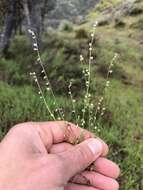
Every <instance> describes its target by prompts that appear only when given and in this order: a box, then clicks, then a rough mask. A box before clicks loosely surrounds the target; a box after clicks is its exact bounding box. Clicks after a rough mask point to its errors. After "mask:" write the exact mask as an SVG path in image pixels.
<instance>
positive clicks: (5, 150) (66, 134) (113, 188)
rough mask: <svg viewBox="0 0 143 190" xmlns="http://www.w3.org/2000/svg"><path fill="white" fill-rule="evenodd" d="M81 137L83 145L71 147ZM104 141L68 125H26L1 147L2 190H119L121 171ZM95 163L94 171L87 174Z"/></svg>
mask: <svg viewBox="0 0 143 190" xmlns="http://www.w3.org/2000/svg"><path fill="white" fill-rule="evenodd" d="M81 133H82V134H83V142H81V143H80V144H78V145H74V146H73V145H71V142H74V141H75V140H76V138H78V137H79V136H80V135H81ZM107 152H108V147H107V145H106V144H105V143H104V142H103V141H102V140H101V139H97V138H96V139H95V138H93V135H92V134H91V133H90V132H88V131H86V130H83V129H81V128H79V127H76V126H75V125H73V124H69V123H67V122H62V121H61V122H43V123H32V122H31V123H24V124H19V125H17V126H15V127H14V128H12V129H11V130H10V131H9V133H8V134H7V135H6V137H5V138H4V140H3V141H2V142H1V144H0V155H1V156H0V189H3V190H31V189H34V190H81V189H83V190H97V189H98V190H99V189H102V190H117V189H118V183H117V182H116V180H115V178H117V177H118V175H119V168H118V166H117V165H116V164H114V163H113V162H111V161H109V160H107V159H105V158H103V156H105V155H106V154H107ZM91 163H94V165H95V166H96V167H95V171H88V170H86V169H87V167H88V166H89V165H90V164H91Z"/></svg>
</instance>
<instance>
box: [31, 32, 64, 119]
mask: <svg viewBox="0 0 143 190" xmlns="http://www.w3.org/2000/svg"><path fill="white" fill-rule="evenodd" d="M28 32H29V33H30V34H31V36H32V39H33V50H34V51H35V52H36V53H37V60H36V63H37V64H40V66H41V68H42V71H41V73H42V74H44V77H43V79H44V80H45V81H46V83H45V84H46V91H47V92H51V94H52V96H53V98H54V102H53V105H56V107H57V108H56V110H55V111H56V113H57V114H58V115H59V116H58V120H61V119H62V120H64V114H63V112H62V111H61V109H59V108H58V107H59V106H58V104H57V101H56V97H55V95H54V92H53V89H52V85H51V83H50V81H49V79H48V76H47V73H46V70H45V68H44V64H43V62H42V60H41V56H40V51H39V48H38V43H37V38H36V35H35V33H34V32H33V31H32V30H31V29H29V30H28ZM37 80H38V79H37ZM37 85H38V84H37ZM39 86H40V84H39V85H38V88H39ZM39 90H40V89H39ZM41 90H42V89H41ZM42 94H43V92H42ZM43 95H44V94H43ZM45 101H46V99H45V98H44V102H45ZM46 104H47V103H46ZM46 107H47V106H46ZM48 111H49V109H48Z"/></svg>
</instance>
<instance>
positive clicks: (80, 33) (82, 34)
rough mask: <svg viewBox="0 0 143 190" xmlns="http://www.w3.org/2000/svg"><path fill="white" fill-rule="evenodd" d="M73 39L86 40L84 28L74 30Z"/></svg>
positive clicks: (86, 33) (86, 34)
mask: <svg viewBox="0 0 143 190" xmlns="http://www.w3.org/2000/svg"><path fill="white" fill-rule="evenodd" d="M75 37H76V38H77V39H82V38H85V39H88V32H87V31H86V30H85V29H84V28H80V29H78V30H76V34H75Z"/></svg>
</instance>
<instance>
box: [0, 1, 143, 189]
mask: <svg viewBox="0 0 143 190" xmlns="http://www.w3.org/2000/svg"><path fill="white" fill-rule="evenodd" d="M63 2H64V1H63ZM77 2H78V1H77ZM70 3H73V5H74V3H75V2H74V1H73V2H72V1H70ZM92 3H93V2H92ZM64 6H67V5H66V3H65V4H64ZM76 6H78V5H76ZM79 6H81V5H79ZM86 6H87V5H86ZM86 6H85V8H86ZM60 9H61V7H60ZM56 10H58V7H56V9H55V12H56ZM79 10H80V7H79ZM79 10H76V11H77V12H76V14H77V15H76V17H74V12H73V13H72V11H71V13H72V14H73V15H72V16H73V20H69V18H68V16H69V14H70V13H65V15H67V18H64V16H63V18H61V20H60V21H59V24H58V26H56V27H54V28H53V27H47V29H46V30H45V32H44V33H43V36H42V41H43V43H42V47H41V57H42V60H43V62H44V65H45V68H46V71H47V73H48V76H49V78H50V81H51V84H52V86H53V90H54V92H55V95H56V99H57V102H58V104H59V105H60V107H64V110H65V115H66V120H70V121H73V120H74V119H73V118H72V115H71V109H72V108H71V102H70V100H69V98H68V89H67V86H68V84H69V81H70V80H73V94H74V96H75V99H76V100H77V102H78V104H77V110H78V112H79V113H80V112H81V104H82V97H83V94H84V85H83V76H82V66H81V64H80V61H79V56H80V54H83V55H84V56H85V57H87V55H88V43H89V39H90V32H91V30H92V25H93V23H94V22H95V21H96V20H98V21H99V24H98V27H97V29H96V34H95V42H94V61H93V63H92V83H91V86H92V88H91V89H92V93H93V94H95V96H94V97H93V99H94V100H95V105H96V100H97V97H98V96H99V95H101V94H102V93H103V84H104V82H105V80H106V79H105V76H106V74H107V68H108V65H109V64H110V61H111V59H112V58H113V56H114V54H115V53H116V52H117V53H118V55H119V58H118V60H117V63H116V65H115V67H114V72H113V75H112V76H111V78H110V80H111V86H110V87H109V89H108V91H107V92H106V93H105V100H106V102H105V105H106V108H107V109H106V112H105V115H104V116H103V118H102V120H99V121H98V128H99V129H100V131H99V130H98V131H97V130H95V129H92V130H93V132H95V133H96V134H98V135H100V137H102V138H103V139H105V141H106V142H107V143H108V144H109V146H110V154H109V157H110V158H111V159H112V160H114V161H116V162H117V163H118V164H119V165H120V167H121V176H120V178H119V181H120V184H121V190H143V1H142V0H136V1H131V0H128V1H127V0H126V1H125V0H124V1H122V0H102V1H99V2H98V3H97V5H96V6H95V7H94V6H93V4H92V7H88V12H86V13H84V15H82V16H81V15H80V16H79V15H78V11H79ZM54 14H55V13H51V15H52V16H49V19H48V20H50V18H51V17H53V15H54ZM80 14H81V13H80ZM65 17H66V16H65ZM65 19H66V21H65ZM35 57H36V55H35V53H34V52H33V50H32V45H31V42H30V40H29V39H28V38H27V36H26V35H25V34H24V33H22V34H19V33H17V34H14V35H13V36H12V39H11V43H10V47H9V49H8V50H7V52H6V53H5V54H4V55H2V56H1V58H0V138H1V139H2V138H3V136H4V135H5V134H6V133H7V131H8V130H9V129H10V128H11V127H12V126H13V125H15V124H17V123H20V122H26V121H39V120H41V121H46V120H50V119H51V118H50V117H49V116H48V112H47V110H46V108H45V106H44V104H43V102H42V101H41V100H40V98H39V95H38V93H37V92H38V89H37V87H36V85H35V84H34V82H33V81H32V80H31V78H30V76H29V73H30V72H32V71H35V70H36V71H37V72H38V73H39V80H40V83H41V85H43V80H42V78H43V76H41V74H40V73H41V69H40V67H38V66H36V65H35V64H34V62H35ZM47 102H48V104H49V105H50V107H51V108H52V106H53V105H52V102H53V99H52V97H50V96H47ZM52 109H54V108H52ZM86 127H87V128H89V127H90V126H86Z"/></svg>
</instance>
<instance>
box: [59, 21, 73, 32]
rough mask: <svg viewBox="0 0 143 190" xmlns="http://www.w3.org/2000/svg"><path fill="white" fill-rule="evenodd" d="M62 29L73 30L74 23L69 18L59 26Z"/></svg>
mask: <svg viewBox="0 0 143 190" xmlns="http://www.w3.org/2000/svg"><path fill="white" fill-rule="evenodd" d="M59 30H60V31H65V32H72V31H73V24H72V23H71V22H69V21H67V20H65V21H63V22H62V23H61V24H60V26H59Z"/></svg>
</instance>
